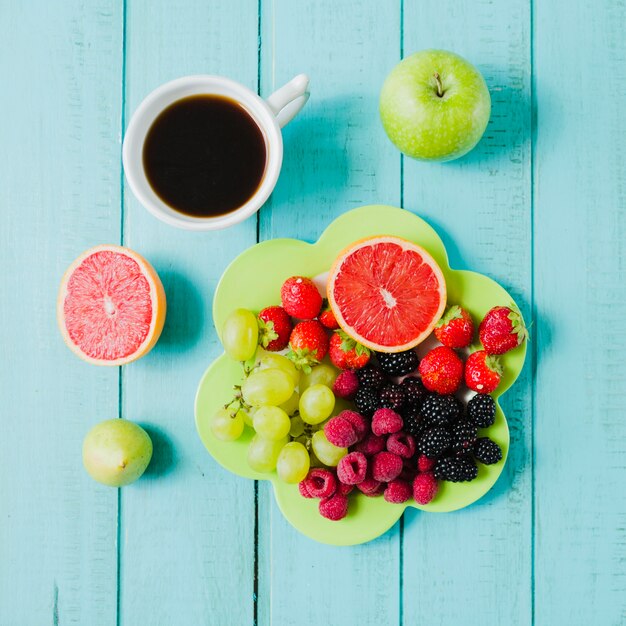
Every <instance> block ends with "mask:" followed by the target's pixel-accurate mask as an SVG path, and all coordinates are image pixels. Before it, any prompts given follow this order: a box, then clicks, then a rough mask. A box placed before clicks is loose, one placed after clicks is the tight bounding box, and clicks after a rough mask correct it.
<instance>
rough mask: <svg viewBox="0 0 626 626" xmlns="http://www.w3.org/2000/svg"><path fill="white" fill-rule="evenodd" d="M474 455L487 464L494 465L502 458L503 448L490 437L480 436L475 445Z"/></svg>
mask: <svg viewBox="0 0 626 626" xmlns="http://www.w3.org/2000/svg"><path fill="white" fill-rule="evenodd" d="M474 456H475V457H476V460H477V461H480V462H481V463H484V464H485V465H493V464H494V463H497V462H498V461H500V459H502V450H501V449H500V446H499V445H498V444H497V443H496V442H495V441H492V440H491V439H489V437H480V438H479V439H478V440H477V441H476V445H475V446H474Z"/></svg>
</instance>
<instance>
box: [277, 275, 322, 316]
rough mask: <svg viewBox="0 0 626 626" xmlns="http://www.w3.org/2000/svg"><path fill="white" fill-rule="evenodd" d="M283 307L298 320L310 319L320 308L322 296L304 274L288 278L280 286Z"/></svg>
mask: <svg viewBox="0 0 626 626" xmlns="http://www.w3.org/2000/svg"><path fill="white" fill-rule="evenodd" d="M280 299H281V300H282V303H283V308H284V309H285V311H287V313H289V315H291V316H292V317H297V318H298V319H299V320H312V319H313V318H314V317H317V315H318V314H319V312H320V309H321V308H322V296H320V292H319V291H318V290H317V287H316V286H315V283H314V282H313V281H312V280H311V279H310V278H306V277H304V276H292V277H291V278H288V279H287V280H286V281H285V282H284V283H283V286H282V287H281V288H280Z"/></svg>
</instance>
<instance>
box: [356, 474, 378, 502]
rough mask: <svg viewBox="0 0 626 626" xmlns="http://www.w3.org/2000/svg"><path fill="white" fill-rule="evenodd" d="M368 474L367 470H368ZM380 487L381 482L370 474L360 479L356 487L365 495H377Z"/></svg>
mask: <svg viewBox="0 0 626 626" xmlns="http://www.w3.org/2000/svg"><path fill="white" fill-rule="evenodd" d="M368 474H369V472H368ZM381 487H382V484H381V483H380V481H378V480H374V479H373V478H372V477H371V476H369V475H368V476H366V477H365V480H362V481H361V482H360V483H359V484H358V485H357V486H356V488H357V489H358V490H359V491H360V492H361V493H364V494H365V495H366V496H372V495H374V496H377V495H378V493H377V492H378V490H379V489H380V488H381Z"/></svg>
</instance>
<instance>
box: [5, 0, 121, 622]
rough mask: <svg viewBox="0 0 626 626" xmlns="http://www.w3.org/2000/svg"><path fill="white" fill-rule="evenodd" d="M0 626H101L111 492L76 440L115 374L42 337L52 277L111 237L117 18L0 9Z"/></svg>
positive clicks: (109, 407) (110, 401)
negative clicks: (91, 473)
mask: <svg viewBox="0 0 626 626" xmlns="http://www.w3.org/2000/svg"><path fill="white" fill-rule="evenodd" d="M0 38H1V39H2V45H3V50H4V52H3V54H2V55H0V80H1V82H2V84H3V85H4V87H5V89H4V97H3V103H2V116H1V118H0V136H1V137H2V142H1V144H0V146H1V147H0V206H1V207H2V227H1V228H0V264H1V266H2V273H1V275H0V281H1V282H0V293H1V294H2V296H1V298H2V306H1V307H0V345H1V346H2V360H3V365H4V367H3V370H2V376H0V397H1V398H2V434H1V439H2V453H1V454H0V502H1V503H2V504H1V505H0V555H1V556H0V623H2V624H7V625H9V624H20V625H25V626H29V625H33V626H35V625H36V626H40V625H41V624H114V623H115V619H116V589H117V582H116V581H117V579H116V569H117V559H116V548H115V540H116V523H117V492H116V491H115V490H113V489H110V488H107V487H103V486H100V485H98V484H97V483H95V482H94V481H92V480H91V479H90V478H89V477H88V476H87V474H86V472H84V470H83V467H82V460H81V446H82V440H83V437H84V436H85V434H86V432H87V430H88V429H89V428H90V426H92V425H93V424H95V423H96V422H98V421H100V420H102V419H105V418H110V417H116V416H117V410H118V396H117V389H118V370H117V369H116V368H113V369H108V368H98V367H93V366H90V365H87V364H86V363H83V362H82V361H80V360H79V359H77V358H76V357H75V356H74V355H73V354H72V353H71V352H70V351H69V350H68V349H67V348H66V347H65V345H64V344H63V341H62V339H61V336H60V334H59V332H58V330H57V328H56V321H55V315H56V313H55V302H56V294H57V289H58V285H59V282H60V280H61V276H62V274H63V272H64V271H65V269H66V267H67V266H68V265H69V264H70V262H71V261H72V260H73V259H74V258H75V257H76V256H77V255H78V254H79V253H81V252H82V251H83V250H84V249H85V248H87V247H89V246H93V245H96V244H99V243H104V242H107V243H108V242H113V243H116V242H118V241H119V234H120V162H119V154H120V152H119V142H118V137H119V135H120V124H121V88H120V85H121V70H122V46H121V42H122V11H121V6H120V5H119V4H118V3H115V2H109V1H106V0H95V1H94V2H90V3H84V2H77V1H76V2H75V1H73V0H72V1H67V2H47V3H44V2H30V3H4V5H3V7H2V18H1V19H0Z"/></svg>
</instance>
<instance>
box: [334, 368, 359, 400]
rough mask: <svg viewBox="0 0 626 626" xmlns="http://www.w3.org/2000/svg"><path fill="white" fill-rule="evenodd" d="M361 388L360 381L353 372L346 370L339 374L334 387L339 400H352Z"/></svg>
mask: <svg viewBox="0 0 626 626" xmlns="http://www.w3.org/2000/svg"><path fill="white" fill-rule="evenodd" d="M358 388H359V379H358V378H357V375H356V374H355V373H354V372H353V371H352V370H344V371H343V372H340V373H339V376H337V378H336V379H335V384H334V385H333V393H334V394H335V395H336V396H337V397H338V398H344V399H346V400H352V398H354V394H355V393H356V390H357V389H358Z"/></svg>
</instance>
